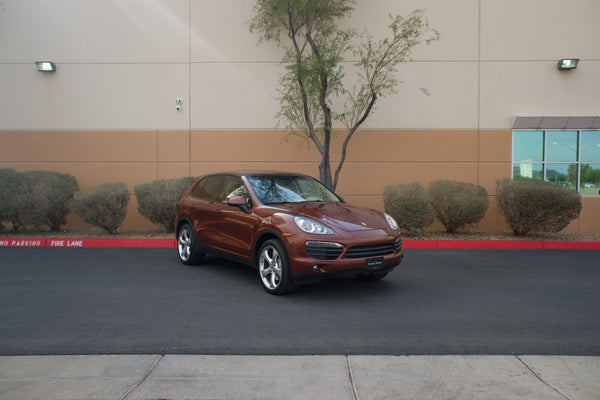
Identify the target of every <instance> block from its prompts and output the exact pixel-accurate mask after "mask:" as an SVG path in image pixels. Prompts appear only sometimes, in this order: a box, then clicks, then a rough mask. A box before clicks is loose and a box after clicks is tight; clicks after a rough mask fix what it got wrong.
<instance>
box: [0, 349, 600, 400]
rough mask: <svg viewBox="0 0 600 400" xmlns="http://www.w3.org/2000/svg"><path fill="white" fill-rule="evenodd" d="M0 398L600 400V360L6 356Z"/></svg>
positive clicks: (1, 363)
mask: <svg viewBox="0 0 600 400" xmlns="http://www.w3.org/2000/svg"><path fill="white" fill-rule="evenodd" d="M0 399H1V400H8V399H15V400H28V399H44V400H53V399H57V400H58V399H60V400H70V399H106V400H108V399H117V400H134V399H145V400H148V399H155V400H156V399H173V400H175V399H213V400H214V399H244V400H247V399H311V400H313V399H344V400H357V399H360V400H370V399H419V400H422V399H436V400H438V399H477V400H486V399H519V400H526V399H536V400H538V399H544V400H553V399H557V400H565V399H569V400H594V399H600V357H570V356H343V355H342V356H202V355H166V356H160V355H106V356H14V357H13V356H5V357H0Z"/></svg>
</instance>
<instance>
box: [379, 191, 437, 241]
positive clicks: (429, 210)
mask: <svg viewBox="0 0 600 400" xmlns="http://www.w3.org/2000/svg"><path fill="white" fill-rule="evenodd" d="M383 203H384V205H385V212H387V213H388V214H390V215H391V216H392V217H394V218H395V219H396V221H398V225H400V228H402V230H403V231H404V232H406V233H413V234H414V233H420V232H423V231H424V230H425V229H427V228H429V227H430V226H431V224H433V221H434V219H435V212H434V210H433V206H432V199H431V194H429V192H427V190H426V189H425V188H424V187H423V186H422V185H421V184H419V183H409V184H397V185H392V186H387V187H386V188H385V189H384V191H383Z"/></svg>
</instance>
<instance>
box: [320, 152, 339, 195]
mask: <svg viewBox="0 0 600 400" xmlns="http://www.w3.org/2000/svg"><path fill="white" fill-rule="evenodd" d="M319 180H320V181H321V183H322V184H323V185H325V186H327V188H329V189H331V190H334V191H335V187H333V181H332V179H331V166H330V165H329V154H326V153H323V156H322V157H321V164H319Z"/></svg>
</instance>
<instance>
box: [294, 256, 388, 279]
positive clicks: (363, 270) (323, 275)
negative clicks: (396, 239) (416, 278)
mask: <svg viewBox="0 0 600 400" xmlns="http://www.w3.org/2000/svg"><path fill="white" fill-rule="evenodd" d="M399 264H400V261H395V262H389V263H384V264H382V265H381V266H380V267H378V268H376V269H373V268H370V267H367V266H366V265H363V266H361V267H347V268H338V269H335V270H333V271H331V272H327V270H325V269H321V270H319V271H313V272H312V273H308V274H306V273H296V272H292V279H293V281H294V283H295V284H297V285H303V284H307V283H318V282H321V281H324V280H327V279H333V278H338V277H341V276H351V275H354V276H356V275H366V274H383V273H387V272H390V271H392V270H393V269H394V268H395V267H397V266H398V265H399Z"/></svg>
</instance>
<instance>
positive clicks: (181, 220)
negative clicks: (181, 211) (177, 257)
mask: <svg viewBox="0 0 600 400" xmlns="http://www.w3.org/2000/svg"><path fill="white" fill-rule="evenodd" d="M186 224H187V225H189V226H191V227H192V230H193V229H194V225H192V221H190V220H189V219H187V218H181V219H180V220H179V221H177V225H175V237H177V235H179V230H180V229H181V227H182V226H184V225H186Z"/></svg>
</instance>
